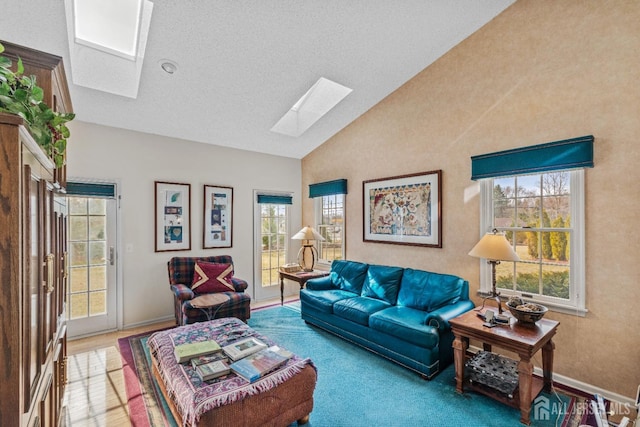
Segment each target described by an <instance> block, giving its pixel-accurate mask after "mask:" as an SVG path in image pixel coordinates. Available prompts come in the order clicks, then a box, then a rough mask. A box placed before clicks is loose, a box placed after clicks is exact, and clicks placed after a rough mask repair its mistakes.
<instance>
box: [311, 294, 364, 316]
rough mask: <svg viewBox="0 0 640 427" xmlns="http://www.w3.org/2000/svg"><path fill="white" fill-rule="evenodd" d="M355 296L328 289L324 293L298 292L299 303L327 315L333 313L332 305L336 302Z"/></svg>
mask: <svg viewBox="0 0 640 427" xmlns="http://www.w3.org/2000/svg"><path fill="white" fill-rule="evenodd" d="M357 296H358V295H356V294H354V293H353V292H348V291H343V290H342V289H330V290H324V291H309V290H307V289H303V290H301V291H300V301H301V302H302V303H304V304H307V305H309V306H310V307H313V308H315V309H316V310H318V311H322V312H324V313H329V314H332V313H333V304H334V303H335V302H336V301H340V300H343V299H345V298H353V297H357Z"/></svg>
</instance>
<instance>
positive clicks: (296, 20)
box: [0, 0, 514, 158]
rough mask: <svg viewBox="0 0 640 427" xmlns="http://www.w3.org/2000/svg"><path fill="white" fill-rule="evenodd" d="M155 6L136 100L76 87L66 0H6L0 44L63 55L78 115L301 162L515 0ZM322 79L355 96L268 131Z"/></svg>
mask: <svg viewBox="0 0 640 427" xmlns="http://www.w3.org/2000/svg"><path fill="white" fill-rule="evenodd" d="M152 1H153V15H152V17H151V28H150V33H149V38H148V44H147V49H146V55H145V61H144V66H143V69H142V77H141V81H140V88H139V92H138V97H137V99H131V98H125V97H121V96H117V95H112V94H108V93H105V92H100V91H96V90H92V89H88V88H85V87H81V86H77V85H74V84H72V81H71V77H72V72H73V71H72V70H71V69H70V68H71V67H70V65H67V64H70V61H69V59H68V52H69V47H68V41H67V33H66V20H65V12H64V0H28V1H22V2H19V1H8V0H7V1H3V4H2V7H1V13H0V39H2V40H7V41H10V42H13V43H17V44H21V45H25V46H28V47H32V48H35V49H38V50H42V51H46V52H49V53H52V54H56V55H59V56H62V57H64V58H65V64H66V67H65V68H66V69H67V70H66V71H67V77H68V78H69V81H70V90H71V97H72V100H73V105H74V110H75V112H76V114H77V120H81V121H84V122H90V123H97V124H100V125H106V126H113V127H118V128H124V129H130V130H136V131H140V132H147V133H152V134H158V135H165V136H170V137H176V138H181V139H185V140H192V141H198V142H203V143H208V144H215V145H221V146H228V147H234V148H239V149H243V150H250V151H257V152H262V153H268V154H274V155H280V156H287V157H293V158H302V157H304V156H305V155H306V154H308V153H309V152H311V151H312V150H313V149H315V148H316V147H317V146H319V145H321V144H322V143H323V142H325V141H326V140H327V139H329V138H330V137H331V136H333V135H334V134H335V133H337V132H339V131H340V130H341V129H342V128H344V127H345V126H346V125H348V124H349V123H351V122H352V121H353V120H355V119H356V118H358V117H359V116H360V115H361V114H363V113H364V112H366V111H367V110H368V109H370V108H371V107H373V106H374V105H375V104H376V103H378V102H379V101H380V100H382V99H383V98H384V97H386V96H387V95H389V94H390V93H391V92H393V91H394V90H396V89H397V88H398V87H399V86H401V85H402V84H403V83H405V82H406V81H407V80H409V79H410V78H412V77H413V76H415V75H416V74H417V73H418V72H420V71H421V70H423V69H424V68H426V67H427V66H428V65H429V64H431V63H432V62H434V61H435V60H436V59H438V58H439V57H440V56H442V55H443V54H444V53H445V52H447V51H448V50H450V49H451V48H452V47H454V46H455V45H457V44H458V43H460V42H461V41H462V40H464V39H465V38H466V37H468V36H469V35H470V34H472V33H473V32H475V31H476V30H478V29H479V28H480V27H482V26H483V25H484V24H485V23H487V22H488V21H489V20H491V19H492V18H493V17H495V16H496V15H498V14H499V13H500V12H501V11H502V10H504V9H505V8H506V7H508V6H509V5H510V4H512V3H513V2H514V0H446V1H445V0H439V1H435V0H419V1H413V0H402V1H394V2H389V1H382V0H357V1H349V0H323V1H311V0H302V1H301V0H271V1H267V0H256V1H220V0H180V1H178V0H152ZM165 58H168V59H171V60H173V61H175V62H177V63H178V65H179V69H178V71H177V72H176V73H175V74H173V75H169V74H166V73H165V72H164V71H162V70H161V68H160V65H159V61H160V60H161V59H165ZM320 77H326V78H328V79H331V80H334V81H336V82H338V83H340V84H342V85H345V86H347V87H350V88H352V89H353V92H352V93H351V94H350V95H349V96H348V97H347V98H346V99H345V100H343V101H342V102H341V103H339V104H338V105H337V106H336V108H334V109H333V110H332V111H330V112H329V113H328V114H327V115H326V116H325V117H323V118H322V119H320V121H318V122H317V123H316V124H314V125H313V126H312V127H311V128H310V129H309V130H308V131H307V132H306V133H304V134H303V135H302V136H300V137H298V138H293V137H288V136H284V135H279V134H276V133H273V132H270V131H269V129H270V128H271V127H272V126H273V125H274V124H275V123H276V122H277V121H278V120H279V119H280V117H281V116H282V115H283V114H284V113H285V112H286V111H287V110H288V109H289V108H291V106H292V105H293V104H294V103H295V102H296V101H297V100H298V98H300V96H302V95H303V94H304V93H305V92H306V91H307V90H308V89H309V88H310V87H311V85H312V84H313V83H315V82H316V81H317V80H318V78H320ZM72 138H73V136H72Z"/></svg>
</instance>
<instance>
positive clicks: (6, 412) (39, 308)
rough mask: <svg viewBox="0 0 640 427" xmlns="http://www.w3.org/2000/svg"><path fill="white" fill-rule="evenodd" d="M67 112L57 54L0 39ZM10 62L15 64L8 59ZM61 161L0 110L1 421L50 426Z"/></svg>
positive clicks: (59, 387)
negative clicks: (55, 161) (49, 153)
mask: <svg viewBox="0 0 640 427" xmlns="http://www.w3.org/2000/svg"><path fill="white" fill-rule="evenodd" d="M0 43H2V44H3V45H4V47H5V52H4V54H3V55H5V56H7V57H9V58H11V59H12V60H14V62H15V60H17V58H18V57H20V58H21V59H22V61H23V63H24V68H25V75H34V76H36V83H37V84H38V86H40V87H41V88H42V89H43V90H44V94H45V99H44V102H45V103H47V105H49V106H50V107H51V108H52V109H54V110H56V111H60V112H71V111H72V106H71V98H70V97H69V89H68V86H67V80H66V76H65V72H64V66H63V64H62V59H61V58H60V57H58V56H55V55H50V54H46V53H43V52H39V51H36V50H33V49H29V48H25V47H21V46H17V45H14V44H12V43H8V42H4V41H0ZM14 67H15V63H14ZM65 170H66V167H62V168H56V167H55V164H54V162H53V161H52V160H51V159H50V158H49V157H48V156H47V155H46V154H45V152H44V151H43V150H42V149H41V148H40V146H38V144H37V143H36V142H35V141H34V140H33V138H32V137H31V135H30V134H29V132H28V130H27V129H26V127H25V126H23V121H22V119H21V118H20V117H18V116H15V115H11V114H4V113H0V287H1V289H2V292H1V293H0V366H1V367H0V426H12V427H13V426H29V427H31V426H42V427H48V426H57V425H58V424H59V422H60V418H61V413H62V402H63V397H64V389H65V384H66V375H67V374H66V343H67V337H66V314H65V300H66V295H65V294H66V286H67V246H66V228H67V219H66V215H67V208H66V197H65V185H66V182H65V181H66V178H65V176H66V174H65Z"/></svg>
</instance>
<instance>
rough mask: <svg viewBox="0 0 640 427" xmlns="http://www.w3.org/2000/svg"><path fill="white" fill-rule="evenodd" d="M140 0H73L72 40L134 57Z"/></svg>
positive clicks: (138, 29)
mask: <svg viewBox="0 0 640 427" xmlns="http://www.w3.org/2000/svg"><path fill="white" fill-rule="evenodd" d="M141 11H142V0H108V1H106V0H74V9H73V12H74V24H75V41H76V42H77V43H81V44H84V45H86V46H89V47H93V48H95V49H100V50H103V51H105V52H107V53H113V54H116V55H120V56H124V57H126V58H128V59H131V60H132V61H133V60H135V58H136V51H137V45H138V35H139V31H140V13H141Z"/></svg>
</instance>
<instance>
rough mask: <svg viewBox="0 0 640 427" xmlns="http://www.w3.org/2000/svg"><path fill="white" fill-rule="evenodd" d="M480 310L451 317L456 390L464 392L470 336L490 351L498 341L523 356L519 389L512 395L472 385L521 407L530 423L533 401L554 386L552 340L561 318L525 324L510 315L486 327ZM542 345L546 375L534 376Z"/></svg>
mask: <svg viewBox="0 0 640 427" xmlns="http://www.w3.org/2000/svg"><path fill="white" fill-rule="evenodd" d="M477 313H478V312H477V311H475V310H472V311H468V312H466V313H465V314H463V315H461V316H458V317H456V318H455V319H451V320H450V321H449V323H450V324H451V330H452V331H453V335H454V336H455V339H454V341H453V349H454V363H455V368H456V390H457V391H458V392H459V393H463V392H464V385H465V378H464V368H465V362H466V360H467V358H469V357H470V355H468V354H467V350H468V348H469V339H475V340H478V341H480V342H482V343H483V344H482V346H483V349H484V350H485V351H491V346H492V345H495V346H498V347H501V348H504V349H505V350H509V351H512V352H514V353H516V354H518V356H519V357H520V361H519V362H518V388H519V393H518V394H516V395H515V396H514V397H513V399H509V398H508V397H507V396H505V395H503V394H501V393H499V392H496V391H494V390H492V389H491V388H488V387H483V386H480V385H478V386H475V385H472V388H473V390H475V391H478V392H480V393H483V394H486V395H488V396H490V397H492V398H494V399H496V400H498V401H500V402H503V403H505V404H507V405H510V406H513V407H515V408H519V409H520V422H521V423H523V424H526V425H529V424H531V421H530V419H529V413H530V412H531V402H532V401H533V400H534V399H535V398H536V397H537V396H538V394H539V393H540V392H541V391H542V390H543V389H544V390H545V391H550V390H551V385H552V374H553V350H554V348H555V344H554V343H553V341H552V340H551V338H553V336H554V335H555V334H556V331H557V329H558V325H559V324H560V323H559V322H557V321H555V320H547V319H541V320H539V321H537V322H536V323H535V324H533V325H528V324H522V323H519V322H517V321H516V319H515V318H511V320H510V323H509V324H508V325H497V326H495V327H493V328H487V327H485V326H483V325H482V324H483V323H484V321H483V320H482V319H481V318H480V317H479V316H478V315H477ZM540 349H542V370H543V377H544V378H543V379H540V378H537V377H534V376H533V363H532V362H531V358H532V357H533V355H534V354H536V353H537V352H538V351H539V350H540Z"/></svg>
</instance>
